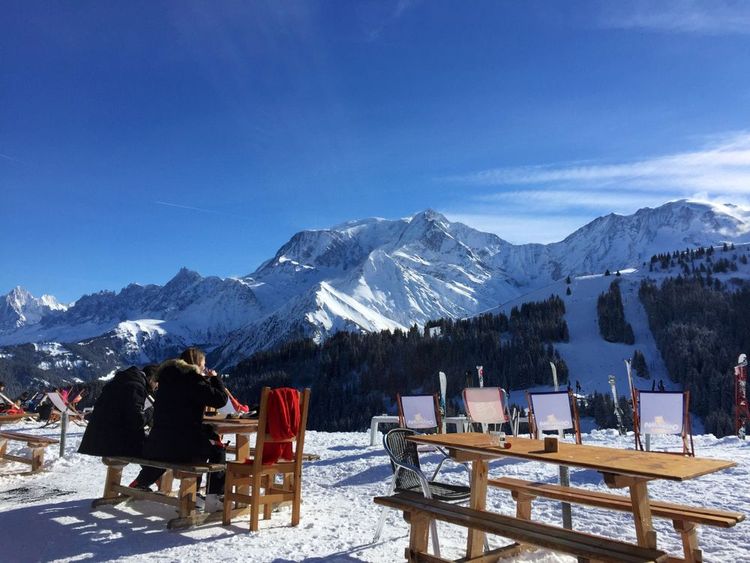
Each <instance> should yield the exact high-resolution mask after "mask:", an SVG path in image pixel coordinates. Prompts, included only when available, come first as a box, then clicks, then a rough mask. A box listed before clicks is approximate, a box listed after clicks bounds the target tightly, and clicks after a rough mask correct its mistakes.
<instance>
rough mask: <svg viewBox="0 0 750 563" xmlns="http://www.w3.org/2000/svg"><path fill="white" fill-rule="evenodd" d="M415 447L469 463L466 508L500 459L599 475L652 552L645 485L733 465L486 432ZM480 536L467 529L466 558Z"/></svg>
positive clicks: (481, 505) (481, 498)
mask: <svg viewBox="0 0 750 563" xmlns="http://www.w3.org/2000/svg"><path fill="white" fill-rule="evenodd" d="M407 440H410V441H413V442H416V443H417V444H427V445H434V446H440V447H442V448H445V449H447V450H448V453H449V455H450V456H451V457H452V458H453V459H455V460H456V461H459V462H471V464H472V472H471V500H470V506H471V508H473V509H476V510H484V509H485V507H486V502H487V481H488V469H489V464H488V462H489V461H490V460H493V459H500V458H506V457H510V458H516V459H525V460H529V461H541V462H545V463H552V464H556V465H567V466H572V467H580V468H584V469H593V470H596V471H599V472H601V473H602V474H603V476H604V481H605V483H606V484H607V485H608V486H609V487H613V488H620V487H628V488H629V490H630V500H631V503H632V512H633V516H634V520H635V529H636V536H637V538H638V545H639V546H641V547H647V548H656V532H655V531H654V527H653V522H652V517H651V507H650V501H649V495H648V488H647V483H648V481H650V480H653V479H665V480H669V481H685V480H688V479H694V478H696V477H700V476H701V475H707V474H709V473H714V472H716V471H721V470H723V469H727V468H729V467H733V466H735V465H736V463H735V462H733V461H725V460H720V459H705V458H696V457H682V456H676V455H670V454H664V453H657V452H641V451H637V450H622V449H616V448H606V447H601V446H590V445H578V444H570V443H565V442H559V444H558V451H556V452H545V451H544V441H543V440H531V439H528V438H517V437H515V438H514V437H509V438H507V439H506V441H507V442H508V443H509V444H510V448H507V449H505V448H501V447H499V446H497V445H494V444H493V443H492V438H491V436H490V435H488V434H484V433H471V432H469V433H460V434H430V435H416V436H409V437H407ZM483 542H484V532H482V531H477V530H470V532H469V538H468V543H467V553H466V556H467V558H472V557H478V556H480V555H481V554H482V549H483Z"/></svg>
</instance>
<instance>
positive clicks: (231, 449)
mask: <svg viewBox="0 0 750 563" xmlns="http://www.w3.org/2000/svg"><path fill="white" fill-rule="evenodd" d="M225 450H226V452H227V453H228V454H236V453H237V446H235V445H234V444H230V445H228V446H227V447H226V448H225ZM248 455H249V457H253V456H254V455H255V448H250V449H249V450H248ZM302 461H320V454H312V453H307V452H303V453H302Z"/></svg>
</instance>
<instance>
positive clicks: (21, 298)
mask: <svg viewBox="0 0 750 563" xmlns="http://www.w3.org/2000/svg"><path fill="white" fill-rule="evenodd" d="M67 308H68V307H67V306H66V305H63V304H62V303H59V302H58V301H57V299H55V298H54V297H52V296H51V295H42V296H41V297H39V298H36V297H34V296H33V295H31V293H29V292H28V291H27V290H25V289H24V288H22V287H20V286H16V287H15V288H13V289H12V290H11V291H10V293H8V294H7V295H6V296H5V297H4V299H3V300H2V301H1V302H0V334H2V333H4V332H11V331H14V330H16V329H18V328H20V327H23V326H26V325H33V324H36V323H38V322H39V321H40V320H41V319H42V317H44V316H46V315H47V314H49V313H51V312H53V311H65V310H66V309H67Z"/></svg>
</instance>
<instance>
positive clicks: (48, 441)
mask: <svg viewBox="0 0 750 563" xmlns="http://www.w3.org/2000/svg"><path fill="white" fill-rule="evenodd" d="M11 440H12V441H16V442H26V446H27V447H28V448H29V450H30V451H31V457H22V456H17V455H12V454H9V453H6V450H7V447H8V441H11ZM59 443H60V441H59V440H56V439H55V438H47V437H46V436H36V435H34V434H22V433H20V432H0V458H2V459H4V460H7V461H17V462H20V463H26V464H28V465H31V471H32V473H36V472H38V471H41V469H42V465H43V464H44V450H45V448H46V447H47V446H50V445H52V444H59Z"/></svg>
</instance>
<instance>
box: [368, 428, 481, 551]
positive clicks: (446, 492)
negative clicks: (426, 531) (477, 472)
mask: <svg viewBox="0 0 750 563" xmlns="http://www.w3.org/2000/svg"><path fill="white" fill-rule="evenodd" d="M415 434H419V432H416V431H415V430H411V429H409V428H394V429H393V430H391V431H390V432H388V433H387V434H386V435H385V436H384V437H383V446H384V447H385V451H386V452H387V453H388V456H389V457H390V458H391V469H392V470H393V478H392V479H391V486H390V489H389V491H388V494H389V495H392V494H394V493H395V492H413V493H420V494H422V495H424V497H425V498H432V499H437V500H441V501H445V502H454V503H458V502H463V501H467V500H469V498H470V496H471V489H470V488H469V487H467V486H464V485H453V484H450V483H442V482H439V481H434V480H428V479H427V477H426V476H425V474H424V473H423V472H422V469H421V466H420V464H419V455H418V452H417V446H416V444H415V443H414V442H409V441H407V440H406V438H407V436H413V435H415ZM385 517H386V508H385V507H383V509H382V510H381V513H380V520H379V521H378V527H377V529H376V531H375V537H374V539H373V543H374V542H376V541H378V540H379V539H380V535H381V533H382V532H383V526H384V525H385ZM430 534H431V536H432V548H433V551H434V553H435V556H436V557H439V556H440V543H439V541H438V536H437V526H436V524H435V521H434V520H433V521H432V522H431V523H430Z"/></svg>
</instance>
